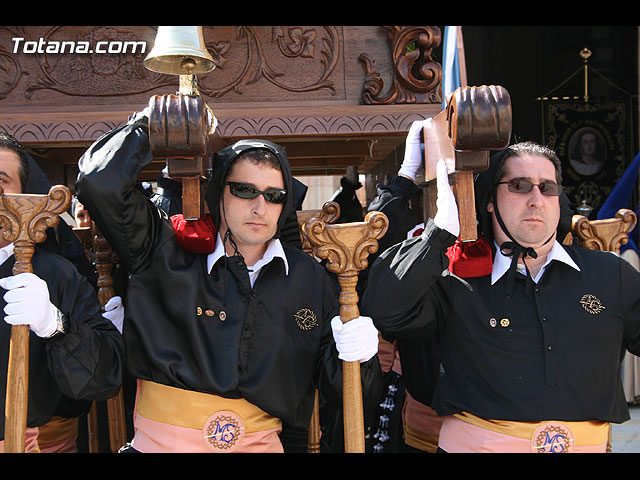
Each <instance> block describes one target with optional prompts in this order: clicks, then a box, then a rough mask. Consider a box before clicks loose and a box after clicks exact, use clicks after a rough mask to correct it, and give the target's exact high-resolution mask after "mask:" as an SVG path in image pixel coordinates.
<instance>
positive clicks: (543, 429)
mask: <svg viewBox="0 0 640 480" xmlns="http://www.w3.org/2000/svg"><path fill="white" fill-rule="evenodd" d="M574 446H575V439H574V438H573V434H572V433H571V430H569V427H567V426H566V425H564V424H562V423H556V422H545V423H543V424H541V425H540V426H539V427H538V428H536V431H535V432H533V436H532V437H531V450H532V451H533V452H534V453H569V452H572V451H573V449H574Z"/></svg>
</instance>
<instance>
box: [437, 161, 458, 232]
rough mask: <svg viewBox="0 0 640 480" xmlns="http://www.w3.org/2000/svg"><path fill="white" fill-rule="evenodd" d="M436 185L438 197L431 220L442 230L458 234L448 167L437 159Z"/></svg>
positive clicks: (455, 207) (456, 207) (454, 200)
mask: <svg viewBox="0 0 640 480" xmlns="http://www.w3.org/2000/svg"><path fill="white" fill-rule="evenodd" d="M436 185H437V187H438V197H437V198H436V208H437V209H438V211H437V212H436V216H435V218H434V219H433V222H434V223H435V224H436V225H437V226H438V227H439V228H441V229H442V230H446V231H447V232H449V233H450V234H451V235H454V236H456V237H457V236H458V235H460V220H459V219H458V205H457V204H456V198H455V197H454V196H453V192H452V191H451V187H450V186H449V169H448V168H447V164H446V163H445V162H444V160H442V159H440V160H438V163H437V164H436Z"/></svg>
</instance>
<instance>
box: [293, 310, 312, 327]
mask: <svg viewBox="0 0 640 480" xmlns="http://www.w3.org/2000/svg"><path fill="white" fill-rule="evenodd" d="M293 318H295V320H296V324H297V325H298V328H299V329H300V330H305V331H306V330H311V329H312V328H315V327H317V326H318V317H316V314H315V313H314V312H313V310H311V309H310V308H301V309H300V310H298V311H297V312H296V313H295V315H294V316H293Z"/></svg>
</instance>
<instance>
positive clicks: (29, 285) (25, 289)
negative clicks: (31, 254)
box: [0, 273, 58, 338]
mask: <svg viewBox="0 0 640 480" xmlns="http://www.w3.org/2000/svg"><path fill="white" fill-rule="evenodd" d="M0 287H2V288H4V289H5V290H7V293H5V295H4V300H5V301H6V302H7V305H6V306H5V307H4V314H5V315H4V321H5V322H7V323H8V324H9V325H29V329H30V330H31V331H32V332H33V333H35V334H36V335H38V336H39V337H42V338H47V337H50V336H52V335H53V334H54V333H55V332H56V328H57V326H58V309H57V308H56V306H55V305H54V304H52V303H51V301H50V300H49V288H48V287H47V283H46V282H45V281H44V280H42V279H41V278H39V277H38V276H37V275H34V274H33V273H19V274H18V275H13V276H10V277H5V278H2V279H0Z"/></svg>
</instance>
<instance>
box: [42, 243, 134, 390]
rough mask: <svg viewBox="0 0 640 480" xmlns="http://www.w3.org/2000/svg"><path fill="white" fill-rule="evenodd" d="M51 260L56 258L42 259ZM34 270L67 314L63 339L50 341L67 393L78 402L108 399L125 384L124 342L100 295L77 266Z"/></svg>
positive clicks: (55, 371)
mask: <svg viewBox="0 0 640 480" xmlns="http://www.w3.org/2000/svg"><path fill="white" fill-rule="evenodd" d="M42 260H44V261H46V262H49V263H50V262H51V261H52V260H53V259H52V258H51V256H50V257H49V258H46V259H42ZM34 271H35V273H37V274H38V275H39V276H40V277H41V278H42V279H43V280H45V281H46V282H47V285H48V288H49V295H50V297H51V302H52V303H53V304H54V305H56V307H58V309H59V310H60V311H61V312H62V313H63V314H65V315H66V316H67V325H66V326H65V333H64V334H63V335H56V336H54V337H53V338H52V339H51V340H48V341H47V344H46V349H47V361H48V365H49V370H50V371H51V373H52V375H53V376H54V378H55V380H56V383H57V384H58V386H59V388H60V390H61V392H62V393H63V394H64V395H66V396H68V397H69V398H72V399H76V400H106V399H108V398H111V397H113V396H114V395H116V394H117V393H118V391H119V389H120V386H121V385H122V375H123V363H124V350H125V349H124V341H123V338H122V336H121V335H120V332H118V330H117V329H116V328H115V327H114V326H113V324H112V323H111V322H110V321H109V320H107V319H106V318H104V317H103V316H102V308H101V306H100V302H99V301H98V296H97V294H96V291H95V289H94V288H93V287H92V286H91V284H90V283H89V282H88V281H87V280H86V279H85V278H84V277H83V276H82V275H80V274H79V273H78V271H77V270H76V269H75V268H74V267H73V265H72V264H71V263H70V262H69V261H67V260H66V259H63V258H58V261H57V262H56V264H55V266H54V268H44V269H42V270H41V271H38V270H36V267H35V266H34Z"/></svg>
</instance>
